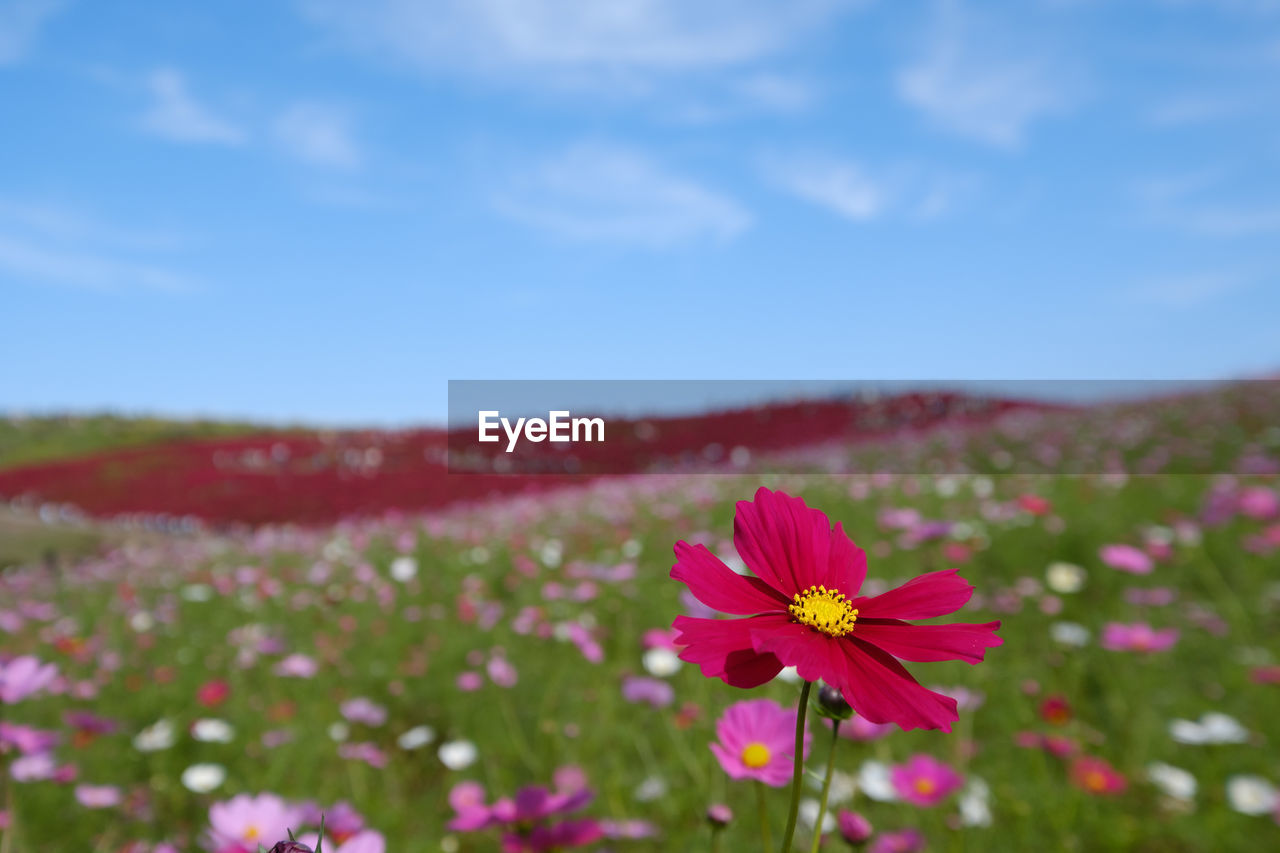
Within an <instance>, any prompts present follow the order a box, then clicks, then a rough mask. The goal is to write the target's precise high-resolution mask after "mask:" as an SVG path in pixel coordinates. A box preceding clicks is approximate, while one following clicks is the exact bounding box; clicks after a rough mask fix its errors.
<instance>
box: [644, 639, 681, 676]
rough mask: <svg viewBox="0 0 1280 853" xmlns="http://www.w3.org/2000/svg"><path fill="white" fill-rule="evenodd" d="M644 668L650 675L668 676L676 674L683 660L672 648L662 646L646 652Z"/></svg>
mask: <svg viewBox="0 0 1280 853" xmlns="http://www.w3.org/2000/svg"><path fill="white" fill-rule="evenodd" d="M643 662H644V668H645V670H646V671H647V672H648V673H649V674H650V675H656V676H657V677H658V678H666V677H667V676H669V675H675V674H676V672H678V671H679V669H680V664H681V660H680V658H678V657H676V653H675V652H673V651H671V649H664V648H661V647H658V648H654V649H649V650H648V651H647V652H645V653H644V658H643Z"/></svg>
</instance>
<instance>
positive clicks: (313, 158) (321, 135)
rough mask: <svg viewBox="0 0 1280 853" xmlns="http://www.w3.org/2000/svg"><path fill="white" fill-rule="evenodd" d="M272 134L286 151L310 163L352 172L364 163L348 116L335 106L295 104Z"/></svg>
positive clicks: (278, 122) (276, 123) (275, 126)
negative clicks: (351, 170)
mask: <svg viewBox="0 0 1280 853" xmlns="http://www.w3.org/2000/svg"><path fill="white" fill-rule="evenodd" d="M273 131H274V134H275V138H276V141H277V142H278V143H279V144H280V145H281V146H282V147H283V148H284V149H285V150H286V151H288V152H289V153H290V154H292V155H293V156H295V157H297V158H299V159H301V160H304V161H306V162H308V163H312V164H315V165H318V166H336V167H338V168H343V169H353V168H356V167H358V166H360V164H361V162H362V159H363V158H362V156H361V153H360V147H359V145H357V144H356V141H355V139H354V138H353V136H352V133H351V125H350V120H349V118H348V116H347V114H346V113H345V112H344V111H343V110H341V109H338V108H336V107H333V106H329V105H326V104H318V103H300V104H294V105H293V106H291V107H289V108H288V109H287V110H285V111H284V112H283V113H282V114H281V115H280V117H279V118H278V119H276V122H275V125H274V128H273Z"/></svg>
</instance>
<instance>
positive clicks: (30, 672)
mask: <svg viewBox="0 0 1280 853" xmlns="http://www.w3.org/2000/svg"><path fill="white" fill-rule="evenodd" d="M57 677H58V668H57V667H56V666H54V665H53V664H51V663H46V664H41V663H40V661H38V660H37V659H36V658H34V657H32V656H31V655H23V656H21V657H16V658H14V659H13V660H11V661H9V662H8V663H0V702H3V703H4V704H6V705H13V704H16V703H18V702H21V701H22V700H23V699H25V698H27V697H28V696H31V695H33V694H35V693H38V692H40V691H41V690H44V689H45V688H46V687H48V686H49V685H50V684H52V683H53V680H54V679H55V678H57Z"/></svg>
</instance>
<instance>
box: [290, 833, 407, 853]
mask: <svg viewBox="0 0 1280 853" xmlns="http://www.w3.org/2000/svg"><path fill="white" fill-rule="evenodd" d="M298 841H300V842H302V843H303V844H305V845H307V846H308V847H310V848H311V849H312V850H314V849H315V848H316V844H317V843H318V842H319V841H320V836H319V835H316V834H315V833H314V832H312V833H308V834H305V835H300V836H298ZM321 849H322V850H324V853H329V851H330V850H332V851H333V853H386V851H387V840H386V839H385V838H384V837H383V836H382V833H381V832H376V831H374V830H372V829H363V830H361V831H360V832H357V833H356V834H355V835H353V836H351V837H350V838H348V839H347V840H345V841H343V842H342V843H341V844H338V845H336V846H335V845H334V842H333V841H332V840H331V839H329V838H325V840H324V847H322V848H321Z"/></svg>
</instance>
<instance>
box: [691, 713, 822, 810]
mask: <svg viewBox="0 0 1280 853" xmlns="http://www.w3.org/2000/svg"><path fill="white" fill-rule="evenodd" d="M716 735H717V736H718V737H719V739H720V740H719V742H718V743H713V744H711V751H712V752H713V753H714V754H715V756H716V758H717V759H719V760H720V766H721V767H723V768H724V772H725V773H728V774H729V778H731V779H755V780H757V781H760V782H763V783H764V784H766V785H770V786H772V787H774V788H780V787H782V786H783V785H786V784H787V783H788V782H790V781H791V774H792V770H793V765H794V762H795V737H796V712H795V711H794V710H787V709H785V708H783V707H782V706H781V705H779V704H778V703H777V702H775V701H773V700H772V699H748V700H746V701H744V702H736V703H734V704H732V705H730V706H729V707H728V708H727V709H726V710H725V712H724V715H723V716H722V717H720V719H719V720H718V721H716ZM810 739H811V736H810V734H809V731H808V729H807V727H806V730H805V733H804V752H805V755H808V753H809V741H810Z"/></svg>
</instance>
